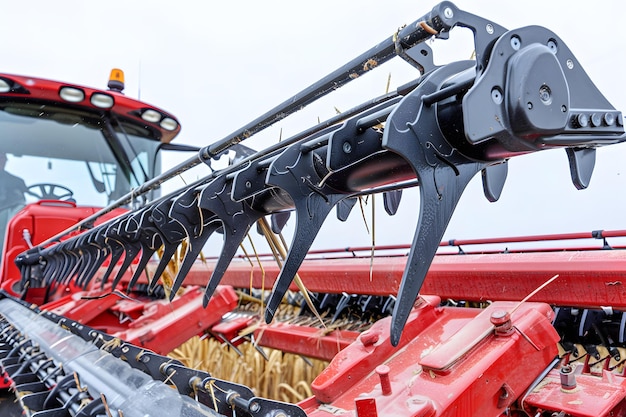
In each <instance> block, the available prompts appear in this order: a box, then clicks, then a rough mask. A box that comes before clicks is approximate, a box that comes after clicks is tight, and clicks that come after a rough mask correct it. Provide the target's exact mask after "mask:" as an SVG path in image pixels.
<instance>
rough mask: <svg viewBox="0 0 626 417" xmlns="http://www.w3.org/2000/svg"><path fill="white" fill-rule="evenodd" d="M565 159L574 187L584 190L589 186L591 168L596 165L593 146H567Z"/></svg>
mask: <svg viewBox="0 0 626 417" xmlns="http://www.w3.org/2000/svg"><path fill="white" fill-rule="evenodd" d="M565 151H566V153H567V160H568V161H569V170H570V175H571V177H572V182H573V183H574V187H576V189H578V190H584V189H585V188H587V187H588V186H589V182H590V181H591V175H592V174H593V169H594V167H595V166H596V150H595V148H567V149H565Z"/></svg>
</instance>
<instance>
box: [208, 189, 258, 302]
mask: <svg viewBox="0 0 626 417" xmlns="http://www.w3.org/2000/svg"><path fill="white" fill-rule="evenodd" d="M232 185H233V183H232V181H229V180H227V179H226V178H225V177H220V178H217V179H215V180H214V181H213V182H211V183H210V184H209V185H207V186H206V187H205V188H204V189H203V190H202V192H201V193H200V202H199V206H200V207H201V208H203V209H205V210H208V211H210V212H212V213H214V214H215V215H216V216H217V218H219V220H220V222H221V223H222V227H223V230H224V243H223V246H222V251H221V252H220V257H219V259H218V260H217V263H216V264H215V267H214V268H213V272H212V273H211V278H209V282H208V283H207V286H206V289H205V293H204V298H203V299H202V303H203V305H204V306H205V307H206V306H207V305H208V303H209V300H210V299H211V296H212V295H213V292H214V291H215V289H216V288H217V286H218V285H219V283H220V281H221V280H222V278H223V276H224V273H225V272H226V269H227V268H228V265H230V262H231V260H232V259H233V257H234V256H235V253H236V252H237V250H238V249H239V245H240V244H241V242H243V240H244V239H245V237H246V235H247V234H248V231H249V230H250V227H252V225H253V224H254V223H255V222H256V221H257V220H258V219H259V218H260V217H261V216H262V213H260V212H258V211H255V210H252V208H250V206H248V204H247V203H246V201H245V200H243V201H234V200H233V199H232V198H231V190H232Z"/></svg>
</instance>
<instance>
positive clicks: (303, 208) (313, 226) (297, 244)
mask: <svg viewBox="0 0 626 417" xmlns="http://www.w3.org/2000/svg"><path fill="white" fill-rule="evenodd" d="M332 208H333V205H331V204H329V203H327V202H326V201H325V200H324V199H323V198H321V197H320V196H318V195H317V194H316V195H312V196H310V201H309V202H307V201H304V200H301V201H300V202H296V231H295V232H294V235H293V238H292V241H291V246H290V248H289V252H288V253H287V258H286V259H285V262H284V263H283V267H282V268H281V270H280V274H279V275H278V278H277V279H276V282H275V283H274V288H273V289H272V294H271V295H270V297H269V299H268V300H267V306H266V309H265V321H266V322H267V323H269V322H271V321H272V319H273V318H274V314H276V311H277V310H278V306H279V305H280V302H281V300H282V299H283V297H284V296H285V293H286V292H287V290H288V289H289V286H290V285H291V282H292V281H293V279H294V277H295V276H296V273H297V272H298V269H299V268H300V265H301V264H302V261H303V260H304V258H305V257H306V255H307V253H308V251H309V248H310V247H311V245H312V244H313V241H314V240H315V237H316V236H317V233H318V232H319V230H320V229H321V227H322V224H323V223H324V220H325V219H326V217H327V216H328V213H330V211H331V210H332ZM309 209H311V210H309Z"/></svg>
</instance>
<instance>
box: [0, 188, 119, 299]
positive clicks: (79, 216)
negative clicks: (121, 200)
mask: <svg viewBox="0 0 626 417" xmlns="http://www.w3.org/2000/svg"><path fill="white" fill-rule="evenodd" d="M98 210H100V208H99V207H77V206H76V205H75V204H74V203H69V202H64V201H47V200H43V201H39V202H37V203H34V204H29V205H27V206H26V207H24V208H23V209H22V210H21V211H20V212H19V213H17V214H16V215H15V216H14V217H13V218H12V219H11V220H10V221H9V224H8V225H7V233H6V236H5V245H4V254H3V257H2V266H1V270H0V285H1V286H2V288H3V289H5V290H7V291H9V292H10V293H11V294H14V295H15V291H13V290H12V286H13V285H14V284H15V283H16V282H18V281H19V279H20V272H19V270H18V269H17V266H15V263H14V262H13V260H14V259H15V257H16V256H17V255H19V254H20V253H22V252H24V251H26V250H28V249H29V247H28V243H27V242H26V239H25V238H24V234H25V231H27V233H28V235H30V239H31V242H32V244H33V245H37V244H39V243H41V242H44V241H45V240H46V239H48V238H50V237H52V236H54V235H56V234H57V233H59V232H61V231H63V230H65V229H67V228H68V227H71V226H73V225H75V224H76V223H78V222H79V221H81V220H84V219H85V218H87V217H89V216H91V215H92V214H94V213H96V212H97V211H98ZM125 211H126V210H124V209H117V210H114V211H112V212H111V213H109V214H108V215H106V216H103V217H102V218H100V220H99V221H98V222H97V223H100V222H104V221H106V220H108V219H110V218H112V217H116V216H118V215H120V214H122V213H124V212H125ZM97 223H96V224H97ZM29 293H30V291H29ZM29 295H30V296H33V295H34V292H33V294H29ZM29 301H32V302H37V303H41V302H43V299H41V300H34V299H33V300H29Z"/></svg>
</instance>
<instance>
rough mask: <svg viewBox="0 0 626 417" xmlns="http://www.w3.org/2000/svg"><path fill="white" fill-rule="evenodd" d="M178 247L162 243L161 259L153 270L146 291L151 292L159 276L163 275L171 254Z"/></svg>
mask: <svg viewBox="0 0 626 417" xmlns="http://www.w3.org/2000/svg"><path fill="white" fill-rule="evenodd" d="M177 249H178V245H177V244H164V245H163V253H162V254H161V260H160V261H159V264H158V265H157V268H156V269H155V270H154V274H153V275H152V279H151V280H150V284H149V286H148V291H149V292H152V291H154V289H155V288H156V286H157V283H158V281H159V278H161V275H163V272H164V271H165V268H167V264H169V262H170V260H171V259H172V256H174V254H175V253H176V250H177Z"/></svg>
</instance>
